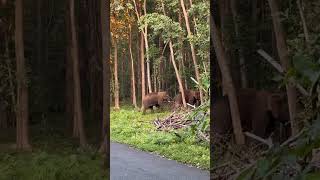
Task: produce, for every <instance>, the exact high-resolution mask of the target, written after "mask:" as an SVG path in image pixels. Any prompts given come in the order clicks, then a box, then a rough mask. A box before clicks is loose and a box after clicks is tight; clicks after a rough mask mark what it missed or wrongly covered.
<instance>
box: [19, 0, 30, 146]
mask: <svg viewBox="0 0 320 180" xmlns="http://www.w3.org/2000/svg"><path fill="white" fill-rule="evenodd" d="M23 40H24V39H23V0H16V7H15V52H16V66H17V72H16V76H17V111H16V112H17V114H16V118H17V131H16V132H17V149H20V150H30V149H31V145H30V143H29V129H28V118H29V109H28V85H27V73H26V63H25V58H24V43H23V42H24V41H23Z"/></svg>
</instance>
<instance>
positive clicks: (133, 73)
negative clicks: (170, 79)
mask: <svg viewBox="0 0 320 180" xmlns="http://www.w3.org/2000/svg"><path fill="white" fill-rule="evenodd" d="M129 53H130V59H131V88H132V103H133V105H134V107H135V108H138V105H137V97H136V78H135V71H134V61H133V54H132V29H131V24H129Z"/></svg>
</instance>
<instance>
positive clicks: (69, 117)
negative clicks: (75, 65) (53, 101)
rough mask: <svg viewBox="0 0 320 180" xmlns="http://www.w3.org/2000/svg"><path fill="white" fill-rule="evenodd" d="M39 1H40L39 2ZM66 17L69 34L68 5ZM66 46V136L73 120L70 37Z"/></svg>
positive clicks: (70, 129) (69, 32) (70, 130)
mask: <svg viewBox="0 0 320 180" xmlns="http://www.w3.org/2000/svg"><path fill="white" fill-rule="evenodd" d="M40 1H41V0H40ZM67 7H68V8H67V10H66V15H65V21H66V23H65V26H66V33H67V34H69V35H70V34H71V30H70V29H71V28H70V24H71V23H70V18H69V14H70V11H69V9H70V8H69V5H67ZM66 38H67V40H66V42H67V45H66V57H65V59H66V61H65V78H66V79H65V81H66V89H65V90H66V94H65V96H66V98H65V99H66V102H65V103H66V104H65V108H66V109H65V111H66V112H65V114H66V121H67V122H66V125H67V128H66V134H68V132H72V120H73V113H74V112H73V101H74V100H73V77H72V56H71V38H70V36H67V37H66Z"/></svg>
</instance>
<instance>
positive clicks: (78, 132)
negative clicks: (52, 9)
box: [69, 0, 87, 146]
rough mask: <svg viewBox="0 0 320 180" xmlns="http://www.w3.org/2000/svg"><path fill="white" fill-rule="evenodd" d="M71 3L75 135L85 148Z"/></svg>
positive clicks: (73, 12)
mask: <svg viewBox="0 0 320 180" xmlns="http://www.w3.org/2000/svg"><path fill="white" fill-rule="evenodd" d="M69 3H70V23H71V26H70V28H71V56H72V70H73V71H72V72H73V81H74V87H73V89H74V92H73V95H74V99H73V100H74V104H73V105H74V111H73V113H74V115H73V121H74V133H73V135H74V136H75V137H79V138H80V145H81V146H85V145H86V144H87V140H86V136H85V132H84V124H83V116H82V107H81V85H80V72H79V51H78V40H77V30H76V26H77V25H76V22H75V4H74V0H69Z"/></svg>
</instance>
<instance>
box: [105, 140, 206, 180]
mask: <svg viewBox="0 0 320 180" xmlns="http://www.w3.org/2000/svg"><path fill="white" fill-rule="evenodd" d="M110 174H111V175H110V177H111V180H209V172H208V171H203V170H200V169H197V168H194V167H188V166H186V165H184V164H180V163H178V162H176V161H172V160H167V159H164V158H162V157H159V156H156V155H153V154H150V153H146V152H143V151H139V150H136V149H133V148H130V147H129V146H127V145H124V144H118V143H111V173H110Z"/></svg>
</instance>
